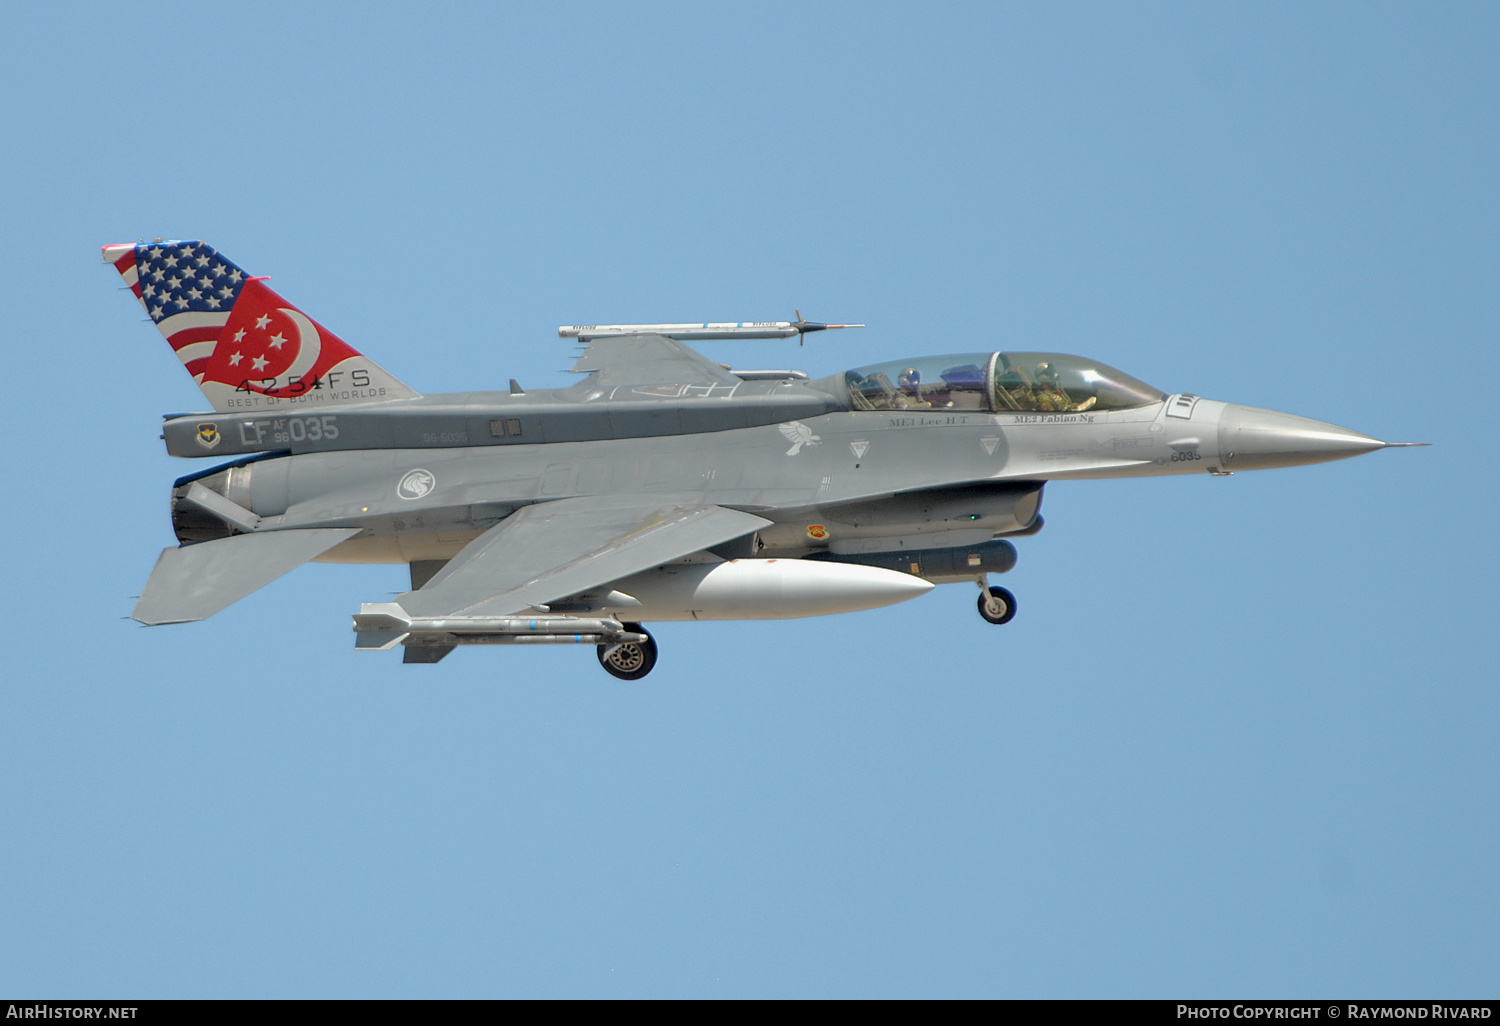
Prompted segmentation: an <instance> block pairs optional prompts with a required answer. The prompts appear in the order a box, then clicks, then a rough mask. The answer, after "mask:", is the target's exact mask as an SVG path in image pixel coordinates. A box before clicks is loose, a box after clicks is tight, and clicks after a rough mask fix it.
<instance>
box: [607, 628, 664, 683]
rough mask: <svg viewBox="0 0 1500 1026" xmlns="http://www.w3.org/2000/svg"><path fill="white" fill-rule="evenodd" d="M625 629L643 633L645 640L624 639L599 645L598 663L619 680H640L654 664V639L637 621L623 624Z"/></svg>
mask: <svg viewBox="0 0 1500 1026" xmlns="http://www.w3.org/2000/svg"><path fill="white" fill-rule="evenodd" d="M622 626H624V628H625V629H626V630H627V631H631V632H632V633H635V634H645V635H646V640H645V641H626V642H621V643H619V644H613V645H600V646H599V665H600V666H602V667H604V669H605V670H607V671H608V672H609V673H611V674H613V675H614V676H616V677H618V678H620V679H621V680H640V679H641V678H642V677H644V676H645V675H646V674H648V673H650V672H651V668H652V667H653V666H655V665H656V639H655V638H653V637H652V636H651V635H650V634H648V633H647V632H646V631H645V629H644V628H642V627H641V625H640V624H638V623H627V624H623V625H622Z"/></svg>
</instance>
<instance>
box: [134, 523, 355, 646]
mask: <svg viewBox="0 0 1500 1026" xmlns="http://www.w3.org/2000/svg"><path fill="white" fill-rule="evenodd" d="M358 533H359V528H357V527H324V528H313V529H309V530H296V531H269V532H266V533H264V534H237V535H235V536H234V537H232V538H219V539H216V540H214V541H206V542H199V543H198V544H196V545H184V546H182V547H181V548H175V549H163V550H162V554H161V557H160V558H159V559H157V561H156V569H154V570H152V571H151V577H150V579H149V580H147V581H146V587H145V588H144V589H143V590H142V591H141V600H140V601H139V602H137V603H136V604H135V609H134V610H133V611H132V612H131V614H130V616H131V618H132V619H134V620H139V621H140V622H141V623H144V624H148V625H156V624H163V623H188V622H190V621H193V620H206V619H208V618H209V617H210V616H213V615H214V614H215V613H217V612H218V611H219V610H221V609H223V608H224V607H226V606H228V605H231V604H233V603H235V602H238V601H239V600H240V599H242V598H244V597H245V596H246V595H248V594H250V593H251V592H252V591H256V590H258V589H260V588H264V587H265V586H266V585H268V584H270V583H271V582H272V581H274V580H276V578H278V577H280V576H281V575H282V574H284V573H287V572H289V571H291V570H295V569H296V568H297V567H299V566H301V565H302V564H303V563H306V562H307V561H308V560H310V559H315V558H317V557H318V556H321V555H322V554H323V553H325V552H327V551H328V550H329V549H331V548H333V547H334V546H335V545H337V544H338V543H339V542H341V541H344V540H345V539H348V538H352V537H354V536H355V535H356V534H358Z"/></svg>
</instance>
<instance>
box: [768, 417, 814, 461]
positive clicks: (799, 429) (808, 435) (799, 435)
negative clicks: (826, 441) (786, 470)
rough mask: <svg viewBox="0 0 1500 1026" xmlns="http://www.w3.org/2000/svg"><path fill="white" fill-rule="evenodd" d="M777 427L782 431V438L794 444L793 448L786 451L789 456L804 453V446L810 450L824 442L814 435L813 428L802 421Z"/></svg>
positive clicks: (790, 422) (794, 421)
mask: <svg viewBox="0 0 1500 1026" xmlns="http://www.w3.org/2000/svg"><path fill="white" fill-rule="evenodd" d="M776 426H777V429H778V430H780V431H781V434H782V436H783V437H785V438H786V440H787V441H788V442H791V443H792V447H791V448H790V449H788V450H787V451H786V454H787V455H788V456H795V455H797V453H799V452H801V451H802V447H803V446H804V445H805V446H808V447H809V448H810V447H812V446H814V445H817V444H819V443H820V442H821V441H822V439H821V438H819V437H818V436H817V435H815V434H813V433H812V428H810V427H808V426H807V425H806V424H804V423H802V422H801V421H800V420H792V421H788V422H787V423H785V424H778V425H776Z"/></svg>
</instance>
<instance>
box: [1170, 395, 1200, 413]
mask: <svg viewBox="0 0 1500 1026" xmlns="http://www.w3.org/2000/svg"><path fill="white" fill-rule="evenodd" d="M1197 405H1198V397H1197V396H1195V395H1194V394H1193V393H1191V392H1183V393H1182V394H1180V395H1173V396H1168V397H1167V416H1168V417H1172V418H1174V419H1176V420H1192V419H1193V408H1194V407H1196V406H1197Z"/></svg>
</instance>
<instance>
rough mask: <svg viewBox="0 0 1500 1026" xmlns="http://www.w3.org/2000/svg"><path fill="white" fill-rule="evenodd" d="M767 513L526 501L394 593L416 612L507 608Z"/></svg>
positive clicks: (741, 528) (711, 539)
mask: <svg viewBox="0 0 1500 1026" xmlns="http://www.w3.org/2000/svg"><path fill="white" fill-rule="evenodd" d="M769 523H770V521H769V520H765V519H763V518H761V517H758V516H755V515H754V514H751V513H741V512H739V511H737V510H732V509H725V508H724V507H722V506H684V505H663V504H661V503H652V502H649V501H646V502H637V503H635V504H618V505H603V506H601V504H600V500H599V499H598V497H585V498H577V499H559V500H557V501H555V502H543V503H537V504H535V505H531V506H525V507H522V508H521V509H520V510H518V511H517V512H516V513H514V514H512V515H511V516H509V517H507V518H506V519H505V520H502V521H501V522H500V523H498V524H496V525H495V526H494V527H492V528H490V529H489V530H488V531H486V532H485V533H484V534H482V535H480V536H479V537H478V538H475V539H474V540H473V541H472V542H470V543H469V544H468V545H467V546H465V547H464V548H463V550H462V551H461V552H459V554H458V555H457V556H455V557H453V559H452V560H451V561H450V562H449V563H448V565H447V566H445V567H443V569H442V570H440V571H439V572H438V573H437V574H436V575H435V576H434V577H433V578H432V580H430V581H428V582H427V583H426V584H425V585H423V586H422V587H421V588H420V589H418V590H416V591H410V592H407V593H406V594H404V595H402V596H400V598H398V599H397V602H398V603H399V604H400V606H401V608H402V609H404V610H405V611H406V612H407V613H408V614H410V615H411V616H413V617H423V618H429V617H449V616H466V617H468V616H508V615H511V614H516V613H523V614H525V613H532V612H534V609H535V607H536V606H542V605H546V604H547V603H549V602H555V601H557V600H558V599H562V598H566V597H568V596H570V595H575V594H577V593H578V592H581V591H585V590H587V589H589V588H594V587H597V586H599V585H601V584H607V583H609V582H610V581H614V580H618V579H619V578H621V577H626V576H629V575H630V574H634V573H639V572H640V571H642V570H649V569H651V568H652V567H654V566H659V565H661V564H662V563H667V562H670V561H672V560H674V559H678V558H680V557H682V556H686V555H688V554H690V553H693V552H697V551H699V550H700V549H705V548H709V547H710V546H713V545H719V544H722V543H723V542H727V541H730V540H732V539H735V538H739V537H743V536H744V535H746V534H749V533H750V532H751V531H755V530H759V529H760V528H762V527H765V526H767V525H768V524H769Z"/></svg>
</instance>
